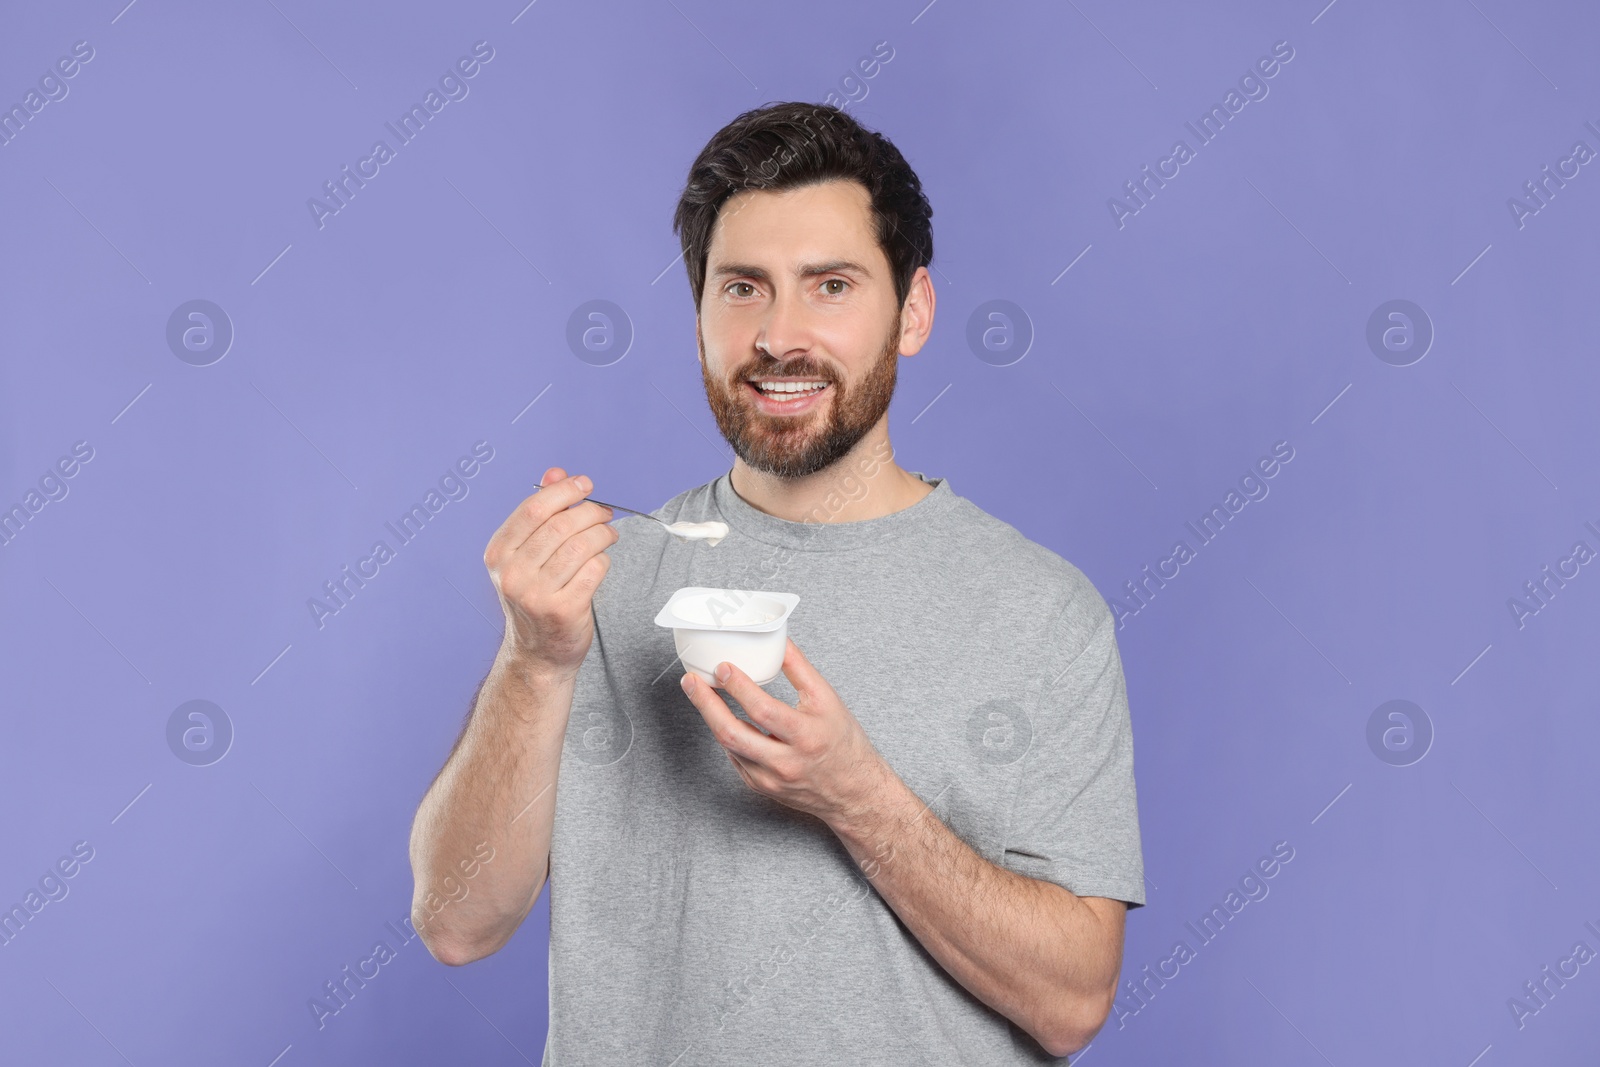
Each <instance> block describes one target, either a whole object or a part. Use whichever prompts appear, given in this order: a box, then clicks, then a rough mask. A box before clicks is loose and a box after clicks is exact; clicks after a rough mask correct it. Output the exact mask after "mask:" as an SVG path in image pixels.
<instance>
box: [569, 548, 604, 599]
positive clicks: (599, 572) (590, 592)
mask: <svg viewBox="0 0 1600 1067" xmlns="http://www.w3.org/2000/svg"><path fill="white" fill-rule="evenodd" d="M610 570H611V556H610V554H609V553H606V552H597V553H596V554H595V555H593V556H590V557H589V558H588V559H587V560H585V561H584V563H583V566H581V567H579V568H578V570H577V572H576V573H575V574H573V576H572V578H571V579H570V580H568V582H567V584H566V585H563V586H562V587H561V588H560V589H558V590H556V594H557V595H558V596H561V597H572V598H577V599H580V600H584V599H588V598H589V597H592V596H594V591H595V590H596V589H598V588H600V579H602V578H604V577H605V576H606V573H607V572H608V571H610Z"/></svg>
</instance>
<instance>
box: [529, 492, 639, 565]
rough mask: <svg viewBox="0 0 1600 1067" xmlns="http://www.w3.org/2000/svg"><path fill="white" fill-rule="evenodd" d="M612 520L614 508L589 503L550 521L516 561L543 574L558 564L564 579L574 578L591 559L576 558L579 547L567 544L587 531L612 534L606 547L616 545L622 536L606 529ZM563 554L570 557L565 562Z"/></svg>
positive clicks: (547, 520) (561, 513)
mask: <svg viewBox="0 0 1600 1067" xmlns="http://www.w3.org/2000/svg"><path fill="white" fill-rule="evenodd" d="M610 519H611V509H610V508H607V507H604V506H603V505H600V504H596V503H595V502H594V501H592V500H585V501H584V502H583V503H581V504H576V505H574V506H573V507H570V508H567V509H566V510H565V511H562V512H560V513H559V514H556V515H552V516H551V517H550V518H548V519H546V520H545V522H544V525H542V526H540V527H539V528H538V529H537V530H535V531H533V533H531V534H529V535H528V539H527V540H526V541H524V542H522V544H521V545H519V546H517V549H516V551H515V552H514V553H513V554H512V555H513V556H515V557H516V560H517V564H518V566H520V567H525V568H528V569H530V570H537V571H541V572H542V571H543V570H544V569H545V568H546V567H549V566H550V565H551V563H552V562H554V563H555V564H556V566H555V568H554V569H555V570H558V571H561V572H562V576H563V578H567V577H571V573H570V572H571V570H573V569H576V567H577V566H581V565H582V563H583V560H584V559H586V558H588V557H587V556H586V555H583V556H581V557H580V556H579V555H575V554H577V553H580V551H581V550H580V549H579V548H578V547H576V546H574V547H570V548H569V547H566V546H567V543H568V542H569V541H571V540H572V539H573V538H574V537H577V536H578V535H579V534H582V533H584V532H585V531H587V530H591V529H599V530H602V531H607V530H609V531H610V534H609V535H608V536H609V538H610V539H609V540H608V541H606V544H614V543H615V542H616V541H617V540H618V539H619V538H620V537H621V535H620V534H618V533H617V532H616V531H615V530H613V529H612V528H611V527H610V526H608V525H606V524H607V523H608V522H609V521H610ZM563 551H565V552H566V553H568V558H567V559H566V560H565V562H563V561H562V558H561V553H562V552H563ZM574 561H575V562H574ZM569 565H570V566H569ZM540 577H541V580H543V581H544V582H545V584H546V585H549V584H550V583H549V581H548V577H547V576H546V575H543V574H541V576H540Z"/></svg>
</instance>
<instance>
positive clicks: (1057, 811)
mask: <svg viewBox="0 0 1600 1067" xmlns="http://www.w3.org/2000/svg"><path fill="white" fill-rule="evenodd" d="M914 473H915V472H914ZM916 476H917V477H918V478H921V479H922V480H923V481H924V482H928V483H929V484H931V485H933V486H934V489H933V491H932V492H930V493H929V494H928V495H927V496H926V497H924V498H923V499H921V500H919V501H918V502H917V503H915V504H913V505H911V506H910V507H908V508H905V509H903V510H900V511H897V512H894V513H893V514H890V515H885V516H883V517H881V518H876V519H867V520H864V521H860V522H843V523H834V522H827V521H820V520H824V519H826V518H827V517H828V514H829V510H828V509H830V508H831V509H832V511H833V512H834V513H836V512H837V510H838V508H839V507H841V506H842V504H838V503H832V500H834V499H838V498H830V503H829V504H828V505H827V506H826V507H824V509H823V510H822V511H821V512H820V513H819V515H818V519H819V521H807V522H790V521H787V520H784V519H779V518H776V517H774V516H772V515H768V514H766V513H765V512H761V511H758V510H756V509H755V508H754V507H752V506H750V505H749V504H748V503H746V502H745V501H744V500H743V499H742V498H740V497H739V496H738V495H737V494H736V493H735V492H734V491H733V488H732V484H731V482H730V480H729V477H728V475H726V474H724V475H723V476H722V477H720V478H718V479H716V480H715V481H713V482H710V483H707V484H705V485H702V486H699V487H697V488H695V489H691V490H689V491H687V492H685V493H682V494H680V495H679V496H677V497H674V498H673V499H672V500H671V501H669V502H668V503H667V504H666V505H664V506H663V507H662V508H661V509H659V510H658V511H656V512H655V513H654V514H656V515H657V516H659V517H661V518H664V519H666V520H667V521H669V522H676V521H680V520H689V521H705V520H721V521H723V522H726V523H727V524H728V525H729V527H730V533H729V535H728V538H727V539H726V540H725V541H723V542H722V543H721V544H720V545H718V546H716V547H715V548H712V547H709V546H707V545H705V544H702V543H692V542H691V543H683V542H680V541H678V540H676V539H675V538H673V537H672V536H671V535H670V534H668V533H667V532H666V531H665V530H664V529H662V528H661V527H660V526H659V525H657V524H656V523H653V522H651V521H649V520H648V519H643V518H638V517H627V518H622V519H620V520H618V521H617V523H616V525H617V527H618V531H619V533H620V534H621V539H620V540H619V541H618V542H617V544H615V545H613V546H612V547H611V548H610V549H609V551H610V553H611V557H612V561H611V569H610V571H609V573H608V574H607V576H606V578H605V580H604V582H602V583H601V587H600V589H599V590H598V591H597V593H596V595H595V601H594V615H595V639H594V643H593V644H592V645H591V647H590V649H589V654H588V656H587V658H586V659H585V660H584V662H583V666H582V668H581V669H580V671H579V674H578V679H577V685H576V689H575V691H574V695H573V705H572V716H571V721H570V725H569V728H568V730H567V736H566V743H565V748H564V750H563V752H562V757H561V770H560V779H559V783H558V785H557V789H556V814H555V828H554V837H553V839H552V841H551V846H550V1029H549V1036H548V1039H547V1041H546V1045H545V1057H544V1063H545V1064H551V1065H557V1067H566V1065H569V1064H606V1065H621V1064H654V1065H658V1067H668V1065H672V1067H695V1065H702V1064H730V1065H739V1067H746V1065H749V1064H756V1063H782V1064H785V1065H791V1067H803V1065H811V1064H816V1065H819V1067H820V1065H827V1067H832V1065H836V1064H843V1063H862V1062H871V1063H875V1064H917V1065H919V1067H922V1065H926V1064H930V1063H956V1062H960V1063H967V1064H1002V1063H1003V1064H1015V1063H1035V1062H1051V1057H1049V1056H1048V1055H1047V1054H1046V1053H1045V1052H1044V1050H1043V1049H1042V1048H1040V1046H1039V1045H1038V1044H1037V1043H1036V1042H1034V1041H1033V1039H1032V1038H1030V1037H1029V1036H1028V1035H1027V1034H1026V1033H1025V1032H1023V1031H1022V1030H1020V1029H1018V1028H1016V1027H1014V1026H1013V1025H1012V1024H1011V1023H1010V1022H1009V1020H1007V1019H1006V1018H1005V1017H1004V1016H1002V1015H1000V1014H999V1013H998V1012H995V1011H994V1010H992V1009H990V1008H989V1007H987V1006H986V1005H984V1004H983V1002H981V1001H979V1000H978V999H977V998H975V997H974V996H972V995H971V994H970V993H968V992H967V991H966V990H965V989H963V988H962V987H961V986H960V985H959V984H958V983H957V982H956V981H955V979H954V978H952V977H951V976H950V975H949V974H948V973H947V972H946V971H945V970H944V969H943V968H942V967H941V966H940V965H939V963H938V961H936V960H935V959H934V958H933V957H932V956H931V955H929V954H928V952H927V951H926V950H925V949H923V948H922V946H921V944H920V943H919V942H918V941H917V940H916V938H915V937H914V936H913V935H912V933H911V932H910V930H909V929H908V928H907V927H906V926H905V925H904V924H902V923H901V922H900V920H899V919H898V918H897V917H896V916H895V914H894V912H893V910H891V909H890V907H889V906H888V904H887V903H886V902H885V901H884V900H883V898H882V897H880V896H879V895H878V893H877V891H876V890H874V889H873V888H872V886H871V884H870V883H869V882H868V881H867V880H866V877H865V876H864V875H863V874H862V872H861V870H860V868H859V867H857V866H856V864H855V863H854V861H853V860H852V859H851V857H850V855H849V853H848V852H847V851H846V850H845V848H844V846H843V845H842V844H841V843H840V842H839V840H838V839H837V838H836V837H835V836H834V835H833V833H832V831H830V830H829V829H828V827H827V826H826V825H825V824H824V823H823V822H821V821H820V820H818V819H816V818H813V817H812V816H810V815H806V814H803V813H801V812H797V811H794V810H792V809H790V808H787V807H785V806H783V805H781V804H779V803H777V802H776V801H774V800H771V799H769V798H768V797H765V796H762V795H761V794H758V793H756V792H754V791H753V790H751V789H750V788H749V787H748V786H746V785H745V784H744V782H743V780H741V779H740V778H739V776H738V774H737V773H736V772H735V771H734V768H733V766H732V765H731V764H730V763H729V761H728V758H727V756H726V754H725V753H724V751H723V749H722V748H721V746H719V745H718V744H717V742H716V741H715V739H714V738H713V737H712V736H711V733H710V731H709V730H708V729H707V727H706V725H705V722H704V721H703V720H702V719H701V717H700V714H699V712H698V711H696V710H695V707H694V705H693V704H692V703H690V701H689V698H688V697H687V696H685V695H684V693H683V690H682V689H681V688H679V685H678V681H679V679H680V678H681V677H682V676H683V673H684V668H683V667H682V666H681V665H680V664H678V663H677V662H676V654H675V651H674V648H673V640H672V631H671V630H668V629H664V628H661V627H658V626H656V625H655V624H654V618H655V615H656V613H657V611H659V610H660V608H661V606H662V605H663V604H665V603H666V602H667V600H668V598H669V597H670V596H671V595H672V593H673V592H674V591H675V590H677V589H679V588H680V587H683V586H711V587H719V588H731V589H744V590H766V591H772V592H790V593H796V594H798V595H799V597H800V603H799V606H798V607H797V608H796V609H795V610H794V612H793V614H792V615H791V616H790V619H789V636H790V637H792V638H793V639H794V642H795V644H796V645H798V646H799V648H800V650H801V651H802V652H803V653H805V655H806V657H807V659H809V660H810V661H811V663H812V664H813V665H814V666H815V667H816V668H817V669H818V671H820V672H821V674H822V675H823V677H825V678H826V679H827V680H828V681H829V682H830V683H831V684H832V685H833V687H834V689H835V690H836V691H837V692H838V694H839V696H840V698H841V699H842V700H843V701H844V703H845V704H846V706H848V707H849V708H850V709H851V711H853V712H854V713H855V715H856V717H857V718H858V719H859V720H860V721H861V724H862V726H863V727H864V728H865V729H866V732H867V735H868V736H869V737H870V738H871V740H872V743H873V745H874V746H875V747H876V748H877V749H878V751H879V752H880V753H882V755H883V757H884V758H885V759H886V760H887V761H888V763H889V765H890V766H891V767H893V768H894V770H895V772H896V773H897V774H898V775H899V776H900V777H901V778H902V779H903V780H904V781H905V782H906V784H907V785H908V786H910V788H911V789H912V791H914V792H915V793H916V794H917V796H919V797H921V798H922V800H923V801H924V802H925V803H927V804H928V805H929V806H930V812H931V813H932V814H933V815H936V816H937V817H938V818H939V819H940V820H942V821H943V822H944V823H945V825H947V826H949V827H950V829H951V830H952V831H954V832H955V833H956V834H957V835H958V836H959V837H961V839H962V840H964V841H965V842H966V843H967V844H968V845H970V846H971V847H972V848H973V849H974V850H976V851H977V852H978V853H979V854H980V855H981V856H983V857H984V858H985V859H987V860H989V861H990V862H992V863H996V864H999V865H1001V866H1004V867H1006V868H1008V869H1010V870H1012V871H1015V872H1017V873H1019V874H1023V875H1026V876H1028V877H1031V878H1038V879H1043V880H1045V881H1050V882H1054V883H1056V884H1058V885H1061V886H1064V887H1066V888H1067V889H1068V890H1070V891H1071V892H1073V893H1076V894H1078V895H1080V896H1100V897H1110V898H1113V899H1116V900H1122V901H1126V902H1127V903H1128V904H1129V905H1130V906H1131V907H1137V906H1139V905H1142V904H1143V903H1144V866H1143V856H1142V853H1141V851H1140V842H1139V822H1138V812H1137V805H1136V797H1135V792H1134V780H1133V733H1132V729H1131V724H1130V722H1129V716H1128V704H1127V696H1126V690H1125V688H1124V684H1123V676H1122V664H1121V660H1120V658H1119V656H1118V654H1117V646H1116V639H1115V636H1114V630H1115V626H1114V622H1113V619H1112V616H1111V612H1110V611H1109V609H1108V608H1107V606H1106V603H1105V601H1104V599H1102V598H1101V596H1100V595H1099V593H1097V592H1096V590H1095V588H1094V586H1093V585H1091V584H1090V582H1089V579H1088V578H1086V577H1085V576H1084V574H1083V572H1081V571H1080V570H1078V569H1077V568H1076V567H1074V566H1073V565H1072V564H1071V563H1068V562H1067V561H1066V560H1064V559H1062V558H1061V557H1060V556H1058V555H1057V554H1056V553H1054V552H1052V551H1050V550H1049V549H1047V548H1045V547H1043V546H1041V545H1039V544H1036V543H1035V542H1033V541H1030V540H1028V539H1027V538H1025V537H1023V536H1022V534H1020V533H1018V532H1017V531H1016V530H1015V529H1014V528H1013V527H1011V526H1009V525H1008V524H1006V523H1004V522H1001V521H1000V520H998V519H996V518H994V517H993V516H990V515H989V514H987V513H986V512H984V511H982V510H981V509H980V508H978V507H977V506H976V505H975V504H973V503H972V502H971V501H969V500H967V499H965V498H963V497H959V496H957V495H956V494H955V493H954V492H953V491H952V490H951V488H950V484H949V482H948V481H946V480H944V479H929V478H926V477H924V476H923V475H921V474H920V473H918V474H916ZM846 484H847V485H851V486H859V483H858V482H854V481H849V482H847V483H846ZM765 689H766V691H767V692H768V693H770V694H771V695H772V696H774V697H777V698H778V699H780V700H783V701H785V702H787V703H790V704H793V703H794V701H795V691H794V687H793V686H792V685H790V684H789V681H788V679H787V678H785V677H783V676H781V675H780V676H779V678H778V679H777V680H776V681H774V682H772V683H770V684H768V685H767V686H766V687H765ZM719 692H720V691H719ZM731 706H734V708H735V711H736V712H737V711H738V708H737V706H736V705H731ZM974 904H975V906H981V904H979V903H978V902H974ZM1054 1062H1060V1061H1054Z"/></svg>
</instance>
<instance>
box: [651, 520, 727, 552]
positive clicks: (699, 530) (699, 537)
mask: <svg viewBox="0 0 1600 1067" xmlns="http://www.w3.org/2000/svg"><path fill="white" fill-rule="evenodd" d="M662 525H663V526H665V527H666V528H667V532H668V533H670V534H672V536H674V537H676V538H677V539H678V540H680V541H704V542H705V543H706V544H708V545H710V546H711V547H712V548H715V547H716V546H717V543H718V542H719V541H721V540H722V539H723V538H724V537H727V536H728V524H727V523H725V522H668V523H662Z"/></svg>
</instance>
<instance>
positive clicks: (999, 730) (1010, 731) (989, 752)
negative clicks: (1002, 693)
mask: <svg viewBox="0 0 1600 1067" xmlns="http://www.w3.org/2000/svg"><path fill="white" fill-rule="evenodd" d="M1032 744H1033V720H1032V719H1030V718H1028V713H1027V712H1026V711H1024V710H1023V709H1022V708H1021V707H1019V706H1018V705H1017V704H1016V703H1015V702H1014V701H1011V700H1005V699H999V700H990V701H987V702H986V703H983V704H979V705H978V706H977V707H976V708H974V709H972V713H971V714H970V715H968V716H967V747H968V748H969V749H971V750H972V751H973V752H974V753H976V754H977V757H978V759H980V760H981V761H983V762H984V763H992V764H996V765H998V766H1002V767H1003V766H1006V765H1008V764H1012V763H1015V762H1017V760H1019V759H1021V758H1022V757H1023V755H1025V754H1026V753H1027V751H1028V747H1029V746H1030V745H1032Z"/></svg>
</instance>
